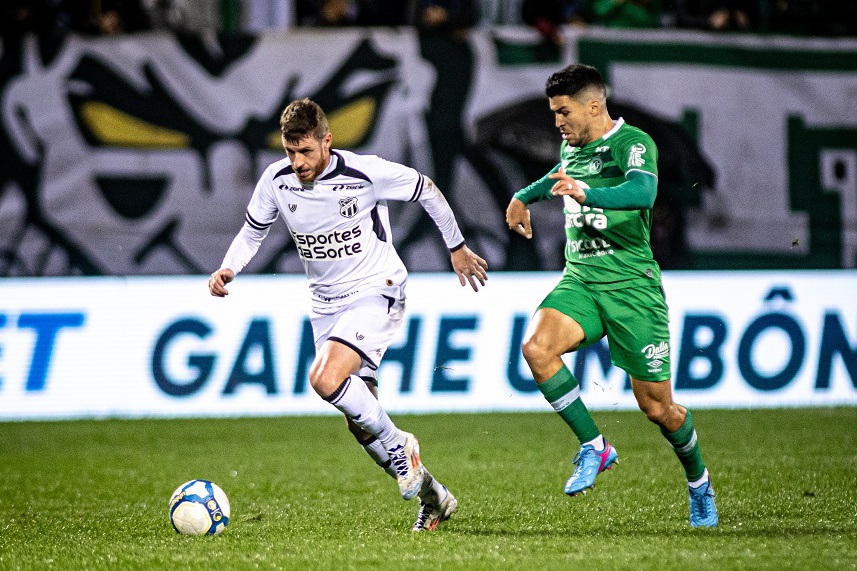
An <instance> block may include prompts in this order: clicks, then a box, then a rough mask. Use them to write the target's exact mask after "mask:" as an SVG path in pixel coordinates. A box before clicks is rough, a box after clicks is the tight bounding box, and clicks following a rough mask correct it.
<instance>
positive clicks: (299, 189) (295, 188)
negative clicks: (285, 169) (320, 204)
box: [280, 184, 307, 192]
mask: <svg viewBox="0 0 857 571" xmlns="http://www.w3.org/2000/svg"><path fill="white" fill-rule="evenodd" d="M280 190H291V191H292V192H303V191H305V190H307V189H306V188H304V187H302V186H289V185H287V184H281V185H280Z"/></svg>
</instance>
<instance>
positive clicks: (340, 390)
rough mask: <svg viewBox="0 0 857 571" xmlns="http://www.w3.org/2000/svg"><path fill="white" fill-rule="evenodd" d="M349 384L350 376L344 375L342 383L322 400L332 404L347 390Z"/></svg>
mask: <svg viewBox="0 0 857 571" xmlns="http://www.w3.org/2000/svg"><path fill="white" fill-rule="evenodd" d="M350 384H351V377H350V376H349V377H346V378H345V380H344V381H342V384H341V385H339V386H338V387H337V388H336V390H335V391H333V392H332V393H330V394H329V395H327V396H326V397H324V400H326V401H327V402H329V403H330V404H332V405H335V404H336V401H338V400H339V397H341V396H342V394H343V393H344V392H345V391H347V390H348V385H350Z"/></svg>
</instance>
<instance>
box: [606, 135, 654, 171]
mask: <svg viewBox="0 0 857 571" xmlns="http://www.w3.org/2000/svg"><path fill="white" fill-rule="evenodd" d="M617 151H618V156H617V157H616V159H617V160H616V162H617V163H618V164H619V168H621V169H622V172H624V173H625V175H626V177H627V175H628V173H629V172H631V171H642V172H645V173H649V174H652V175H655V176H658V148H657V147H656V146H655V142H654V141H653V140H652V138H651V137H650V136H648V135H647V134H646V133H644V132H642V131H638V132H637V133H636V134H635V135H634V136H631V137H628V138H627V139H626V140H624V141H623V142H622V144H621V145H619V147H618V148H617Z"/></svg>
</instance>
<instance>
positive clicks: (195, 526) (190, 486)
mask: <svg viewBox="0 0 857 571" xmlns="http://www.w3.org/2000/svg"><path fill="white" fill-rule="evenodd" d="M170 523H172V524H173V527H174V528H175V530H176V531H177V532H179V533H183V534H185V535H214V534H218V533H220V532H222V531H223V530H224V529H225V528H226V526H227V524H228V523H229V499H228V498H227V497H226V494H224V493H223V490H221V489H220V487H218V485H217V484H215V483H214V482H209V481H208V480H191V481H190V482H185V483H184V484H182V485H181V486H179V487H178V488H176V491H175V492H173V497H171V498H170Z"/></svg>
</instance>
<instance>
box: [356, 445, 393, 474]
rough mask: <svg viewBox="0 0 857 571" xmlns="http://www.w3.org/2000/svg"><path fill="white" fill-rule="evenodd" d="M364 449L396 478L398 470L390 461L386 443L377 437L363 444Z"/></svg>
mask: <svg viewBox="0 0 857 571" xmlns="http://www.w3.org/2000/svg"><path fill="white" fill-rule="evenodd" d="M362 446H363V450H365V451H366V453H367V454H368V455H369V456H370V457H371V458H372V460H374V461H375V463H376V464H378V465H379V466H380V467H381V468H383V469H384V471H385V472H387V473H388V474H389V475H390V476H392V477H393V478H396V477H397V476H396V470H395V469H394V468H393V464H392V463H391V462H390V455H389V454H387V449H386V448H384V445H383V444H382V443H381V441H380V440H378V439H377V438H376V439H374V440H372V442H370V443H369V444H363V445H362Z"/></svg>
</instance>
